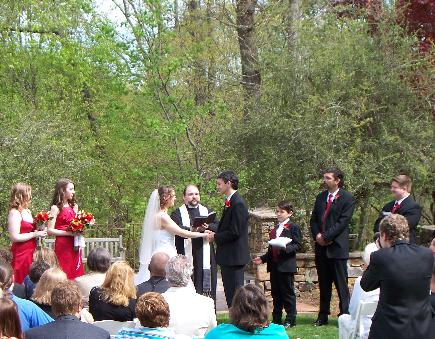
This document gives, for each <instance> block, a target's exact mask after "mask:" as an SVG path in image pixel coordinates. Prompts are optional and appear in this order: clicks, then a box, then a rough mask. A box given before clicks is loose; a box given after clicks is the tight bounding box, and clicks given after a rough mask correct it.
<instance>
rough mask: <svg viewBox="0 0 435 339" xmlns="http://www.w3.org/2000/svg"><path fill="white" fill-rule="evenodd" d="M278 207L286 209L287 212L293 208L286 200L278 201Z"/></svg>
mask: <svg viewBox="0 0 435 339" xmlns="http://www.w3.org/2000/svg"><path fill="white" fill-rule="evenodd" d="M278 208H280V209H282V210H284V211H286V212H287V213H293V212H294V209H293V205H292V204H291V203H290V202H288V201H280V202H279V203H278Z"/></svg>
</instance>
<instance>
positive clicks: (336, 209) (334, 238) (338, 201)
mask: <svg viewBox="0 0 435 339" xmlns="http://www.w3.org/2000/svg"><path fill="white" fill-rule="evenodd" d="M328 195H329V192H328V191H324V192H322V193H320V194H319V195H318V196H317V198H316V202H315V204H314V208H313V211H312V214H311V219H310V225H311V233H312V236H313V238H314V240H316V236H317V234H318V233H321V234H322V235H323V237H324V239H325V240H326V241H331V244H329V245H327V246H320V245H319V244H317V242H316V244H315V262H316V269H317V275H318V278H319V289H320V309H319V318H322V320H326V319H327V318H328V315H329V314H330V303H331V296H332V283H334V285H335V288H336V289H337V292H338V296H339V298H340V304H339V306H340V314H345V313H349V301H350V296H349V288H348V285H347V259H348V257H349V222H350V220H351V218H352V214H353V209H354V206H355V201H354V199H353V197H352V195H351V194H350V193H349V192H346V191H345V190H343V189H341V188H340V190H339V191H338V197H337V196H336V197H335V199H334V201H333V202H332V205H331V208H330V210H329V213H328V214H327V216H326V218H325V223H323V218H324V213H325V210H326V205H327V199H328Z"/></svg>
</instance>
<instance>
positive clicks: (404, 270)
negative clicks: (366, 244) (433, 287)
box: [361, 241, 434, 339]
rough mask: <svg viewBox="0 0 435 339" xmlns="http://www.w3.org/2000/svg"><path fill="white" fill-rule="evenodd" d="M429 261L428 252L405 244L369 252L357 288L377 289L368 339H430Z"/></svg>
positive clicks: (404, 242)
mask: <svg viewBox="0 0 435 339" xmlns="http://www.w3.org/2000/svg"><path fill="white" fill-rule="evenodd" d="M433 261H434V258H433V254H432V251H431V250H429V249H428V248H424V247H420V246H417V245H413V244H409V243H408V242H406V241H398V242H396V244H395V245H393V246H392V247H389V248H383V249H380V250H379V251H376V252H373V253H372V255H371V256H370V265H369V266H368V268H367V270H366V271H365V272H364V274H363V277H362V279H361V287H362V289H363V290H364V291H372V290H374V289H376V288H378V287H380V289H381V290H380V295H379V303H378V308H377V309H376V312H375V315H374V316H373V318H372V326H371V328H370V336H369V338H394V339H401V338H403V339H405V338H407V339H409V338H418V339H425V338H427V339H430V338H433V337H434V336H433V333H432V336H431V335H430V326H431V322H432V306H431V304H430V295H429V291H430V281H431V277H432V266H433Z"/></svg>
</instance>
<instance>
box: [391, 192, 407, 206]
mask: <svg viewBox="0 0 435 339" xmlns="http://www.w3.org/2000/svg"><path fill="white" fill-rule="evenodd" d="M409 196H410V194H409V193H408V194H407V195H405V196H404V197H403V198H402V199H400V200H396V202H395V203H394V204H398V205H401V204H402V202H403V200H405V199H406V198H408V197H409Z"/></svg>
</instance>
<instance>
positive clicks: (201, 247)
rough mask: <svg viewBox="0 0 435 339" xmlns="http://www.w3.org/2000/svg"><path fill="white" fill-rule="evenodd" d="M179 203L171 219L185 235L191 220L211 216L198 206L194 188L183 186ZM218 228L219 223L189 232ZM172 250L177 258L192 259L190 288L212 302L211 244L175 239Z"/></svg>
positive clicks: (213, 268)
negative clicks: (174, 248)
mask: <svg viewBox="0 0 435 339" xmlns="http://www.w3.org/2000/svg"><path fill="white" fill-rule="evenodd" d="M183 201H184V204H183V205H181V206H180V207H178V208H177V209H176V210H175V211H174V212H173V213H172V214H171V218H172V220H174V221H175V222H176V223H177V225H178V226H180V227H181V228H184V229H186V230H188V231H190V230H191V227H192V225H193V221H194V219H195V217H199V216H206V215H208V214H209V213H211V212H213V211H212V210H211V209H209V208H208V207H206V206H204V205H202V204H201V203H200V201H201V195H200V194H199V189H198V186H196V185H188V186H186V188H185V189H184V191H183ZM218 224H219V222H218V221H217V220H216V221H214V222H213V223H211V224H209V225H207V224H203V225H202V227H198V229H192V230H193V231H200V232H201V231H204V229H209V230H212V231H216V230H217V226H218ZM175 247H176V248H177V253H178V254H183V255H186V256H187V257H190V256H191V257H192V258H193V284H194V285H195V289H196V292H197V293H199V294H203V295H206V296H210V297H212V298H213V299H214V300H215V301H216V285H217V272H216V271H217V269H216V268H217V266H216V257H215V250H214V247H213V244H212V243H211V244H209V243H208V241H207V240H206V239H202V238H197V239H186V238H182V237H179V236H175ZM204 258H206V260H204Z"/></svg>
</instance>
